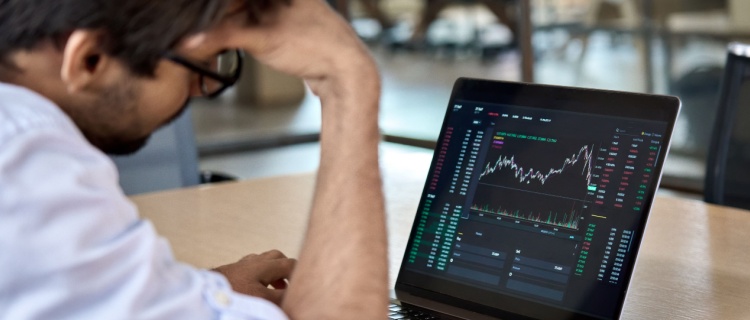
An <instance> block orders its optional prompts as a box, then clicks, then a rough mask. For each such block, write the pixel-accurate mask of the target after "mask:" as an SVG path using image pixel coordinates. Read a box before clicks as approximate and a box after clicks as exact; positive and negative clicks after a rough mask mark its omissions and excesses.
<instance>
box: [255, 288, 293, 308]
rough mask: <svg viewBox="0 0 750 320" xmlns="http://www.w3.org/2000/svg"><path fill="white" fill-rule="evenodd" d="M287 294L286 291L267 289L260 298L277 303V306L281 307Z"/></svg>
mask: <svg viewBox="0 0 750 320" xmlns="http://www.w3.org/2000/svg"><path fill="white" fill-rule="evenodd" d="M285 292H286V291H285V290H273V289H265V290H263V293H261V294H260V295H258V296H259V297H261V298H263V299H266V300H268V301H271V302H273V303H275V304H276V305H281V300H283V299H284V293H285Z"/></svg>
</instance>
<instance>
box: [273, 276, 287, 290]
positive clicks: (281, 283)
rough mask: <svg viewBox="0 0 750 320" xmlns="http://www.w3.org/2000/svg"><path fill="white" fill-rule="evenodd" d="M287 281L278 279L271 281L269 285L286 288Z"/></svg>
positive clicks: (281, 288) (280, 288)
mask: <svg viewBox="0 0 750 320" xmlns="http://www.w3.org/2000/svg"><path fill="white" fill-rule="evenodd" d="M287 286H288V285H287V283H286V280H285V279H279V280H276V281H274V282H271V287H273V288H274V289H276V290H284V289H286V288H287Z"/></svg>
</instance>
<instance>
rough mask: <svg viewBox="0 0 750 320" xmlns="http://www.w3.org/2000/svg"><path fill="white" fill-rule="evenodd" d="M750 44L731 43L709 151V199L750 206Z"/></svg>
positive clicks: (712, 201) (729, 204)
mask: <svg viewBox="0 0 750 320" xmlns="http://www.w3.org/2000/svg"><path fill="white" fill-rule="evenodd" d="M748 165H750V45H746V44H740V43H732V44H730V45H729V47H728V54H727V62H726V68H725V71H724V79H723V82H722V85H721V93H720V96H719V105H718V108H717V115H716V122H715V124H714V131H713V136H712V138H711V145H710V147H709V151H708V159H707V167H706V181H705V189H704V197H705V200H706V202H709V203H716V204H722V205H728V206H733V207H739V208H745V209H750V167H748Z"/></svg>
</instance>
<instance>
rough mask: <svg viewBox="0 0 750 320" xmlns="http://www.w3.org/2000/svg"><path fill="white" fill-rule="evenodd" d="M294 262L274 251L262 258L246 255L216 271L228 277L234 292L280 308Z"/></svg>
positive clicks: (261, 255) (263, 254)
mask: <svg viewBox="0 0 750 320" xmlns="http://www.w3.org/2000/svg"><path fill="white" fill-rule="evenodd" d="M295 263H296V260H294V259H289V258H287V257H286V256H285V255H284V254H283V253H281V252H280V251H278V250H272V251H268V252H264V253H262V254H259V255H257V254H251V255H247V256H245V257H244V258H242V259H240V261H237V262H235V263H232V264H228V265H225V266H221V267H218V268H216V269H214V271H217V272H219V273H221V274H223V275H224V276H225V277H227V279H228V280H229V283H230V284H231V285H232V289H234V291H237V292H241V293H244V294H247V295H251V296H256V297H260V298H263V299H266V300H269V301H271V302H273V303H275V304H277V305H280V304H281V301H282V299H283V297H284V292H285V291H286V286H287V280H288V279H289V276H290V275H291V274H292V270H293V269H294V265H295ZM269 286H270V287H269Z"/></svg>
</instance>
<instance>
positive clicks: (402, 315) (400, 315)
mask: <svg viewBox="0 0 750 320" xmlns="http://www.w3.org/2000/svg"><path fill="white" fill-rule="evenodd" d="M388 319H402V320H405V319H412V320H414V319H418V320H437V319H440V318H438V317H436V316H434V315H431V314H429V313H427V312H425V311H421V310H416V309H411V308H409V307H406V306H400V305H398V304H395V303H391V304H390V305H389V306H388Z"/></svg>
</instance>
